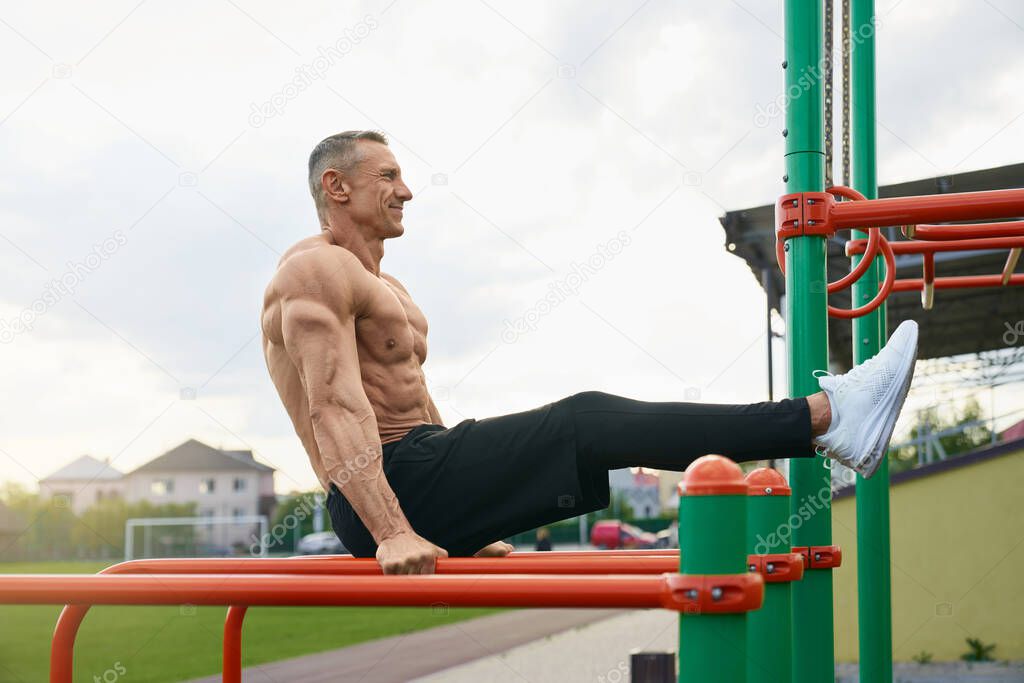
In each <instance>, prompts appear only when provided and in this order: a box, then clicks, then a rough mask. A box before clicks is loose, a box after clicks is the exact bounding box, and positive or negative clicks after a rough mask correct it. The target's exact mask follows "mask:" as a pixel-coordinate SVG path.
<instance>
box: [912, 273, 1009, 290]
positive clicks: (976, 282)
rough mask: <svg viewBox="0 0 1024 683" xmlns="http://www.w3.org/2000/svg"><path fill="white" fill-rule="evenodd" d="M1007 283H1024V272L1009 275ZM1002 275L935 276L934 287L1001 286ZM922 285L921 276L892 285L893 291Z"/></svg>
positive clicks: (918, 287) (969, 287) (917, 288)
mask: <svg viewBox="0 0 1024 683" xmlns="http://www.w3.org/2000/svg"><path fill="white" fill-rule="evenodd" d="M1006 284H1008V285H1024V273H1021V274H1019V275H1012V276H1010V279H1009V281H1008V282H1007V283H1006ZM1002 285H1003V276H1002V275H960V276H954V277H937V278H935V289H971V288H975V287H1001V286H1002ZM923 286H924V280H922V279H921V278H908V279H905V280H897V281H896V282H895V284H893V286H892V291H894V292H916V291H918V290H920V289H921V288H922V287H923Z"/></svg>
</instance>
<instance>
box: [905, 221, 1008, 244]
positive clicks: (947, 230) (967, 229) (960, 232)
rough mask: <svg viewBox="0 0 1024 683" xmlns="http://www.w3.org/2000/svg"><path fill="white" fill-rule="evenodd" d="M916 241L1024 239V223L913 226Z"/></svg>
mask: <svg viewBox="0 0 1024 683" xmlns="http://www.w3.org/2000/svg"><path fill="white" fill-rule="evenodd" d="M909 227H911V228H913V233H912V234H908V235H907V237H913V238H914V239H915V240H940V241H941V240H962V239H970V238H974V237H1024V221H1007V222H1005V223H973V224H971V225H913V226H909Z"/></svg>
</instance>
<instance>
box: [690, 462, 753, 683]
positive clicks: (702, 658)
mask: <svg viewBox="0 0 1024 683" xmlns="http://www.w3.org/2000/svg"><path fill="white" fill-rule="evenodd" d="M746 503H747V485H746V483H744V481H743V471H742V470H740V468H739V466H738V465H737V464H736V463H734V462H732V461H731V460H729V459H728V458H723V457H722V456H720V455H705V456H703V457H701V458H698V459H697V460H695V461H693V463H691V464H690V466H689V467H688V468H686V476H685V478H684V479H683V489H682V491H681V495H680V496H679V571H680V573H682V574H743V573H745V572H746V570H747V555H746V552H745V551H744V548H745V547H746V538H745V536H746V526H747V516H746ZM746 623H747V622H746V614H745V613H738V614H687V613H686V612H685V611H684V612H682V613H681V614H680V615H679V683H698V682H699V683H744V681H746Z"/></svg>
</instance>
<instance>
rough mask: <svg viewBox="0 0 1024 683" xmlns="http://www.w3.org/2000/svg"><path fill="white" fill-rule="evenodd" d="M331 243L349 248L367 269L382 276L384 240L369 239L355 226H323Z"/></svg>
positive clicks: (325, 234)
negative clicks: (381, 263) (381, 264)
mask: <svg viewBox="0 0 1024 683" xmlns="http://www.w3.org/2000/svg"><path fill="white" fill-rule="evenodd" d="M321 229H322V230H323V234H324V236H325V237H326V238H327V240H328V241H329V242H330V243H331V244H335V245H337V246H339V247H342V248H344V249H347V250H348V251H350V252H352V254H353V255H354V256H355V257H356V258H357V259H359V262H360V263H362V264H363V267H364V268H366V270H368V271H370V272H371V273H373V274H374V275H376V276H380V262H381V259H382V258H384V240H381V239H374V240H368V239H366V238H365V237H363V236H362V235H361V234H360V233H359V231H358V229H356V228H355V227H341V226H329V225H324V226H321Z"/></svg>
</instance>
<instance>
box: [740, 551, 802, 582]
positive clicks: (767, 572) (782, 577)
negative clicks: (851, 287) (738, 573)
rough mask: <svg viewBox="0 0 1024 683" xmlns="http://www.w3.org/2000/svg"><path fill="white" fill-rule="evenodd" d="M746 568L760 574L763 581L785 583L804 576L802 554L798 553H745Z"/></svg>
mask: <svg viewBox="0 0 1024 683" xmlns="http://www.w3.org/2000/svg"><path fill="white" fill-rule="evenodd" d="M747 569H748V570H749V571H751V572H753V573H756V574H760V575H761V577H762V578H763V579H764V581H765V583H785V582H787V581H799V580H800V579H802V578H804V556H803V555H801V554H800V553H769V554H767V555H747Z"/></svg>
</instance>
